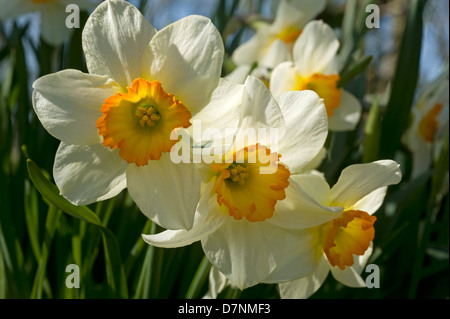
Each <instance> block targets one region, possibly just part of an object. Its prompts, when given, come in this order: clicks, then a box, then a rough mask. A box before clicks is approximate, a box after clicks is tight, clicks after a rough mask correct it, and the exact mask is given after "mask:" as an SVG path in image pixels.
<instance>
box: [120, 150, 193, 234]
mask: <svg viewBox="0 0 450 319" xmlns="http://www.w3.org/2000/svg"><path fill="white" fill-rule="evenodd" d="M127 183H128V191H129V192H130V195H131V197H132V198H133V200H134V201H135V202H136V204H137V205H138V207H139V208H140V209H141V211H142V212H143V213H144V215H145V216H147V217H148V218H149V219H151V220H152V221H154V222H155V223H157V224H158V225H160V226H162V227H164V228H166V229H191V228H192V224H193V222H194V214H195V209H196V207H197V204H198V201H199V199H200V174H199V172H198V169H197V167H196V165H195V164H191V163H179V164H174V163H173V162H172V161H171V159H170V155H169V153H164V154H163V155H162V156H161V158H160V159H159V160H150V161H149V162H148V164H147V165H145V166H141V167H137V166H136V165H134V164H130V165H128V167H127Z"/></svg>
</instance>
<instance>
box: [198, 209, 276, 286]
mask: <svg viewBox="0 0 450 319" xmlns="http://www.w3.org/2000/svg"><path fill="white" fill-rule="evenodd" d="M282 233H283V230H282V229H280V228H278V227H273V226H272V225H270V224H268V223H265V222H249V221H247V220H246V219H241V220H235V219H233V218H231V217H229V218H228V219H227V220H226V221H225V223H223V224H222V226H221V227H220V228H219V229H217V231H216V232H214V233H212V234H211V235H209V236H207V237H205V238H203V239H202V246H203V250H204V252H205V254H206V256H207V258H208V259H209V261H210V262H211V263H212V264H213V266H215V267H217V269H219V270H220V271H221V272H222V273H223V274H224V275H225V276H226V277H227V278H228V279H229V280H230V281H231V283H232V284H233V285H235V286H237V287H238V288H239V289H245V288H247V287H250V286H253V285H256V284H258V283H260V282H262V281H263V280H264V279H265V278H266V277H267V276H268V275H269V274H270V273H271V272H272V271H273V270H274V269H275V267H276V257H277V250H278V249H279V247H280V246H282V245H283V244H284V242H283V241H282V238H284V236H283V234H282Z"/></svg>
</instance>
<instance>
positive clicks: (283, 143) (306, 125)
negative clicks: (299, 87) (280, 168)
mask: <svg viewBox="0 0 450 319" xmlns="http://www.w3.org/2000/svg"><path fill="white" fill-rule="evenodd" d="M278 101H279V106H280V109H281V111H282V113H283V116H284V118H285V125H286V126H285V134H284V135H283V136H281V138H280V141H279V152H280V154H281V156H282V157H281V161H282V162H283V163H285V164H287V166H288V168H289V171H290V172H291V174H295V173H300V172H301V171H302V169H303V168H304V167H305V166H307V165H308V164H309V163H310V162H311V161H312V160H313V159H314V158H315V157H316V156H317V154H318V153H319V152H320V150H321V149H322V148H323V146H324V144H325V140H326V139H327V135H328V118H327V113H326V109H325V105H324V104H323V100H322V99H321V98H319V96H318V95H317V94H316V93H315V92H313V91H291V92H286V93H284V94H282V95H280V96H279V98H278Z"/></svg>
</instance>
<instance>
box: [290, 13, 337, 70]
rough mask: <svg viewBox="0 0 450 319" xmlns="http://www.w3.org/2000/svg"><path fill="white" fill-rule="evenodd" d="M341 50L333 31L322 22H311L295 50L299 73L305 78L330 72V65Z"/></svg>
mask: <svg viewBox="0 0 450 319" xmlns="http://www.w3.org/2000/svg"><path fill="white" fill-rule="evenodd" d="M338 48H339V41H338V39H337V38H336V36H335V34H334V32H333V29H331V27H330V26H328V25H327V24H325V23H324V22H322V21H312V22H309V23H308V24H307V25H306V26H305V29H303V32H302V34H301V35H300V37H299V38H298V39H297V41H296V42H295V44H294V48H293V55H294V63H295V67H296V68H297V71H298V72H299V73H300V74H301V75H302V76H304V77H306V76H310V75H312V74H314V73H323V71H324V70H325V69H327V71H328V72H330V71H334V72H332V73H337V70H330V69H329V67H328V66H329V64H330V63H334V62H333V59H334V58H335V56H336V52H337V50H338Z"/></svg>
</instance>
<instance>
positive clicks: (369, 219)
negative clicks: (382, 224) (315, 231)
mask: <svg viewBox="0 0 450 319" xmlns="http://www.w3.org/2000/svg"><path fill="white" fill-rule="evenodd" d="M376 219H377V218H376V217H374V216H371V215H369V214H367V213H366V212H363V211H360V210H347V211H344V213H343V215H342V216H341V217H339V218H336V219H334V220H331V221H329V222H327V223H326V224H324V225H322V226H320V228H321V234H322V236H321V240H322V247H323V251H324V252H325V255H326V256H327V258H328V261H329V262H330V264H331V265H332V266H338V267H339V268H340V269H344V268H345V266H352V265H353V255H364V253H365V252H366V250H367V249H368V248H369V246H370V242H371V241H372V240H373V238H374V237H375V229H374V227H373V224H374V223H375V221H376Z"/></svg>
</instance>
